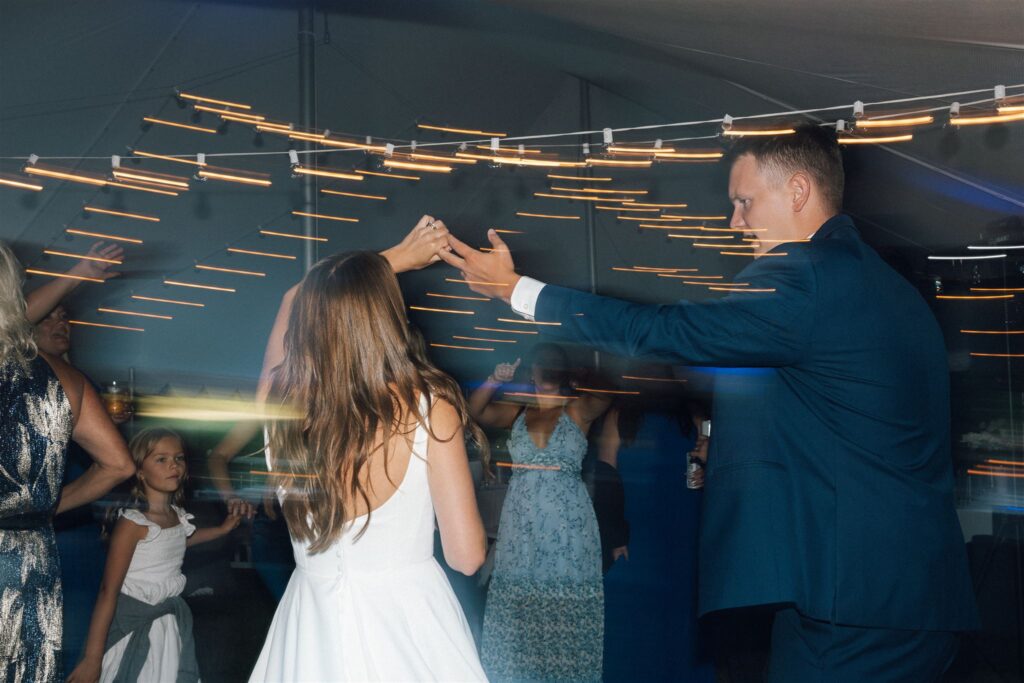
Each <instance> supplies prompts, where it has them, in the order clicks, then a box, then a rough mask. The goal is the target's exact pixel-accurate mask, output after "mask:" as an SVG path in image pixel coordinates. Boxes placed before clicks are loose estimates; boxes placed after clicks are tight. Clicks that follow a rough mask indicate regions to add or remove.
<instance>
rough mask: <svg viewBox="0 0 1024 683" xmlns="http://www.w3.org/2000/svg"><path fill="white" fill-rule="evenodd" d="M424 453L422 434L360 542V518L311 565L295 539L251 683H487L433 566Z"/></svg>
mask: <svg viewBox="0 0 1024 683" xmlns="http://www.w3.org/2000/svg"><path fill="white" fill-rule="evenodd" d="M420 411H421V413H422V414H423V415H427V414H428V402H427V401H426V400H425V399H424V400H421V402H420ZM427 443H428V433H427V430H426V429H425V428H424V427H422V426H420V427H419V428H417V430H416V434H415V437H414V442H413V449H412V455H411V456H410V458H409V466H408V468H407V470H406V472H405V476H404V477H403V478H402V480H401V483H400V484H399V485H398V488H397V489H396V490H395V492H394V494H393V495H392V496H391V497H390V498H388V499H387V500H386V501H385V502H384V503H383V504H382V505H380V506H379V507H378V508H377V509H376V510H374V511H373V514H372V515H371V517H370V523H369V526H367V527H366V530H365V532H364V533H363V534H362V535H361V536H359V532H360V531H361V530H362V529H363V526H364V524H365V522H366V518H365V517H359V518H356V519H355V520H353V521H352V523H351V524H349V525H348V526H347V527H346V529H345V531H344V532H343V533H342V535H341V537H340V538H339V539H338V540H337V541H336V542H335V543H334V545H332V546H331V547H330V548H328V549H327V550H324V551H322V552H320V553H317V554H315V555H311V554H309V552H308V546H307V544H306V543H302V542H297V541H296V540H295V539H294V538H293V539H292V548H293V550H294V553H295V571H294V573H293V574H292V577H291V580H290V581H289V583H288V588H287V589H286V590H285V593H284V597H282V598H281V603H280V604H279V605H278V608H277V612H276V613H275V614H274V620H273V622H272V623H271V625H270V630H269V632H268V633H267V639H266V642H265V643H264V644H263V651H262V652H261V653H260V656H259V659H258V660H257V662H256V667H255V668H254V670H253V672H252V676H251V677H250V679H249V680H250V681H251V682H256V681H275V682H279V681H432V680H433V681H483V680H486V677H485V676H484V672H483V669H482V668H481V666H480V660H479V657H478V655H477V650H476V646H475V645H474V643H473V636H472V634H471V633H470V630H469V625H468V624H467V623H466V618H465V615H464V614H463V613H462V608H461V606H460V605H459V602H458V600H457V599H456V597H455V594H454V592H453V591H452V589H451V586H450V585H449V583H448V579H447V578H446V577H445V575H444V571H443V570H442V569H441V567H440V565H438V563H437V561H436V560H435V559H434V553H433V550H434V505H433V501H432V500H431V497H430V487H429V485H428V482H427V468H428V466H429V465H428V462H427ZM357 536H358V538H357Z"/></svg>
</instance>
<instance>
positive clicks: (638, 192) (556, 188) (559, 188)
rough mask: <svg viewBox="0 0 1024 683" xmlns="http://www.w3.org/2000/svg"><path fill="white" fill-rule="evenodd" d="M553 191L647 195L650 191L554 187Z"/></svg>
mask: <svg viewBox="0 0 1024 683" xmlns="http://www.w3.org/2000/svg"><path fill="white" fill-rule="evenodd" d="M551 189H552V190H565V191H567V192H589V193H590V194H640V195H643V194H647V193H648V190H613V189H611V188H610V187H580V188H576V189H573V188H571V187H552V188H551Z"/></svg>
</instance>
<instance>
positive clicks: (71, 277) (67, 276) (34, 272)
mask: <svg viewBox="0 0 1024 683" xmlns="http://www.w3.org/2000/svg"><path fill="white" fill-rule="evenodd" d="M25 272H26V273H31V274H32V275H47V276H49V277H59V278H64V279H65V280H81V281H83V282H96V283H99V284H103V283H104V282H105V280H101V279H100V278H96V277H85V276H83V275H71V274H70V273H51V272H50V271H48V270H38V269H36V268H26V269H25Z"/></svg>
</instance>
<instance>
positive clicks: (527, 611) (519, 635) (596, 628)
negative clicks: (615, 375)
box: [481, 413, 604, 681]
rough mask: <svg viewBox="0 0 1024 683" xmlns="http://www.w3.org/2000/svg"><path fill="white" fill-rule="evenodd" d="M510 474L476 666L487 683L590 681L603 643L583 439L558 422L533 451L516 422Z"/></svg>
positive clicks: (597, 545) (522, 423) (566, 421)
mask: <svg viewBox="0 0 1024 683" xmlns="http://www.w3.org/2000/svg"><path fill="white" fill-rule="evenodd" d="M509 453H510V454H511V456H512V460H513V461H514V462H515V463H516V464H520V465H532V466H538V467H543V468H547V469H517V470H516V471H515V474H514V475H513V476H512V480H511V482H509V487H508V493H507V494H506V496H505V504H504V506H503V507H502V511H501V522H500V526H499V529H498V541H497V549H496V551H495V560H494V574H493V576H492V578H491V585H490V589H489V590H488V594H487V605H486V607H485V610H484V629H483V643H482V646H481V656H482V657H481V658H482V660H483V665H484V669H485V670H486V671H487V675H488V677H489V678H490V679H491V680H492V681H497V680H510V681H511V680H514V681H524V680H528V681H599V680H601V660H602V655H603V642H604V588H603V586H602V583H601V540H600V536H599V534H598V529H597V517H596V516H595V515H594V506H593V505H592V504H591V502H590V496H589V495H588V494H587V489H586V487H585V486H584V485H583V479H582V478H581V477H580V467H581V465H582V462H583V457H584V456H585V455H586V453H587V438H586V436H585V435H584V434H583V432H582V431H581V430H580V428H579V426H577V425H576V423H575V422H573V420H572V418H571V417H569V416H568V415H566V414H565V413H562V415H561V416H560V417H559V419H558V423H557V424H556V425H555V430H554V431H553V432H552V434H551V438H550V439H549V441H548V445H547V446H545V447H544V448H537V446H536V444H534V442H533V439H531V438H530V435H529V433H528V432H527V430H526V419H525V413H523V414H520V415H519V417H518V418H516V421H515V423H514V424H513V426H512V435H511V437H510V439H509Z"/></svg>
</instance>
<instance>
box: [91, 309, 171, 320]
mask: <svg viewBox="0 0 1024 683" xmlns="http://www.w3.org/2000/svg"><path fill="white" fill-rule="evenodd" d="M96 310H97V311H99V312H100V313H114V314H117V315H134V316H138V317H140V318H155V319H157V320H174V316H170V315H159V314H157V313H139V312H138V311H122V310H120V309H117V308H97V309H96Z"/></svg>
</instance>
